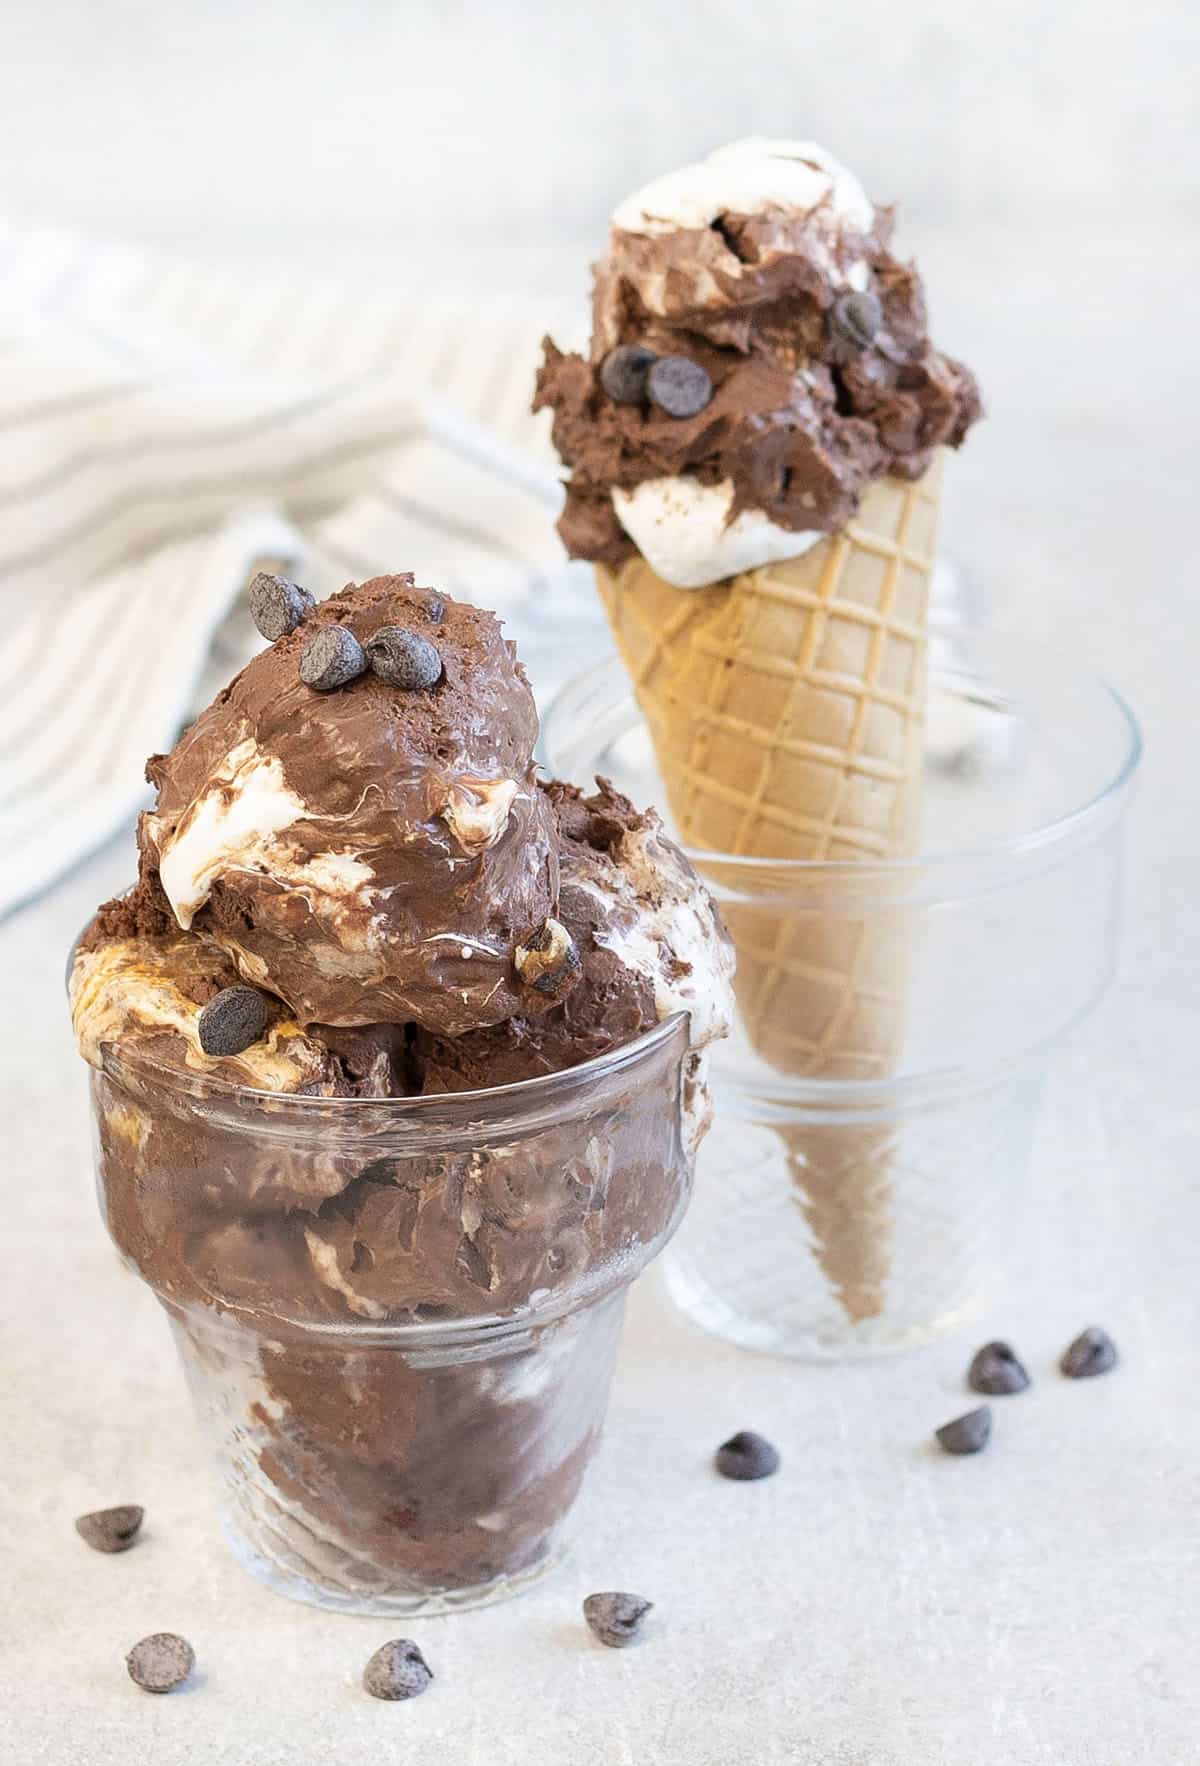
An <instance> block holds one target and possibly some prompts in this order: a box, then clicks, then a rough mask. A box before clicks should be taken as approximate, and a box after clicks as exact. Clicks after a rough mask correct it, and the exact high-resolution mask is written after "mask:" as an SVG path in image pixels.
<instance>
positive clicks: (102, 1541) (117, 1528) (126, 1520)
mask: <svg viewBox="0 0 1200 1766" xmlns="http://www.w3.org/2000/svg"><path fill="white" fill-rule="evenodd" d="M145 1512H146V1511H145V1510H144V1509H140V1508H138V1506H137V1504H136V1503H132V1502H130V1503H125V1504H123V1505H122V1506H121V1507H120V1508H98V1509H95V1510H94V1511H93V1512H92V1513H91V1514H90V1515H80V1516H79V1518H78V1520H77V1521H76V1522H75V1531H76V1532H77V1533H78V1535H79V1537H80V1538H81V1539H83V1540H85V1541H86V1542H87V1544H88V1545H90V1546H91V1548H92V1550H93V1551H110V1552H111V1551H128V1550H129V1547H130V1546H131V1545H132V1544H133V1542H134V1540H135V1539H136V1538H137V1534H138V1528H139V1527H140V1526H141V1524H142V1517H143V1515H144V1514H145Z"/></svg>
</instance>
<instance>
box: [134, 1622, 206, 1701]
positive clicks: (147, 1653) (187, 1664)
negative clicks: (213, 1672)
mask: <svg viewBox="0 0 1200 1766" xmlns="http://www.w3.org/2000/svg"><path fill="white" fill-rule="evenodd" d="M125 1666H126V1667H127V1668H128V1670H129V1678H130V1679H131V1680H132V1681H133V1683H134V1685H135V1686H140V1687H141V1689H142V1691H143V1692H174V1690H175V1688H176V1687H177V1686H182V1685H183V1683H184V1681H185V1680H186V1679H187V1677H188V1675H189V1674H190V1673H191V1672H192V1669H193V1668H194V1667H195V1666H196V1653H195V1651H194V1650H193V1648H192V1646H191V1644H190V1643H189V1642H188V1640H187V1638H186V1637H180V1636H178V1635H177V1633H176V1632H174V1631H155V1632H153V1633H152V1634H151V1635H150V1636H149V1637H143V1638H142V1640H141V1642H140V1643H135V1644H134V1646H133V1648H132V1649H131V1650H130V1652H129V1654H128V1655H127V1656H126V1657H125Z"/></svg>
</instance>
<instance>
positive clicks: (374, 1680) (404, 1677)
mask: <svg viewBox="0 0 1200 1766" xmlns="http://www.w3.org/2000/svg"><path fill="white" fill-rule="evenodd" d="M432 1679H433V1669H432V1668H431V1667H430V1666H429V1663H428V1662H427V1661H426V1660H425V1658H424V1656H423V1655H422V1654H421V1652H420V1650H419V1649H418V1648H417V1646H416V1644H415V1643H411V1642H410V1641H409V1639H408V1638H407V1637H396V1638H393V1640H392V1642H391V1643H385V1644H383V1645H381V1646H380V1648H379V1649H377V1650H376V1651H375V1654H374V1655H373V1656H372V1657H371V1660H370V1661H369V1662H368V1663H367V1665H366V1667H365V1668H364V1669H363V1685H364V1686H365V1687H366V1689H367V1691H368V1692H369V1693H370V1695H371V1697H372V1698H373V1699H415V1698H416V1697H417V1695H418V1694H419V1693H422V1692H424V1691H425V1688H426V1687H427V1686H428V1685H429V1683H430V1681H431V1680H432Z"/></svg>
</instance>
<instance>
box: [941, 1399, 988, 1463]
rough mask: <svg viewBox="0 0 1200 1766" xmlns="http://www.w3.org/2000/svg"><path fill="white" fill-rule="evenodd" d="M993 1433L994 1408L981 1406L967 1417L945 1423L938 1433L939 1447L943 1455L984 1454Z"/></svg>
mask: <svg viewBox="0 0 1200 1766" xmlns="http://www.w3.org/2000/svg"><path fill="white" fill-rule="evenodd" d="M991 1433H992V1408H991V1405H990V1404H981V1405H980V1407H979V1409H978V1410H969V1411H968V1412H967V1414H966V1415H965V1416H956V1417H955V1419H954V1421H953V1422H952V1423H943V1424H942V1426H941V1428H940V1429H938V1430H937V1431H936V1434H937V1442H938V1446H939V1447H940V1448H941V1449H942V1451H943V1453H982V1451H983V1449H984V1448H985V1447H986V1446H987V1444H988V1441H989V1440H990V1438H991Z"/></svg>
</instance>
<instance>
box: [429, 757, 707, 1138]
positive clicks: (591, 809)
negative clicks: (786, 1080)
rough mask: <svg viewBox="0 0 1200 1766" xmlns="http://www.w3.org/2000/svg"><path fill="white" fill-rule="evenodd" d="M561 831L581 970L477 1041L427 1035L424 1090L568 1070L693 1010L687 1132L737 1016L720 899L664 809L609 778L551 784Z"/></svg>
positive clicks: (562, 909) (695, 1129)
mask: <svg viewBox="0 0 1200 1766" xmlns="http://www.w3.org/2000/svg"><path fill="white" fill-rule="evenodd" d="M542 790H543V793H544V795H545V799H546V801H547V803H548V804H549V805H550V806H551V808H552V811H553V815H554V820H555V825H556V827H557V830H558V837H559V865H560V872H561V890H560V895H559V907H558V915H559V923H560V924H561V925H562V927H563V928H564V929H565V931H566V932H567V934H568V935H569V937H570V939H571V942H572V944H573V946H574V948H575V950H576V951H577V953H578V960H579V965H580V975H579V979H578V981H577V983H576V985H575V986H574V987H573V988H572V989H571V990H570V992H569V993H568V994H567V996H566V998H565V1000H563V1001H562V1003H561V1004H558V1005H555V1006H554V1007H553V1008H552V1009H551V1010H550V1011H547V1012H544V1013H541V1014H539V1015H538V1016H536V1017H530V1016H517V1017H514V1018H510V1019H508V1020H507V1021H506V1022H505V1023H503V1024H497V1025H494V1026H491V1027H490V1028H488V1029H482V1030H477V1031H474V1032H472V1033H470V1034H468V1035H466V1036H460V1037H446V1036H434V1035H428V1034H419V1035H418V1037H417V1044H416V1047H417V1054H418V1060H419V1062H420V1065H421V1068H422V1071H423V1080H424V1090H425V1091H426V1092H437V1091H466V1090H474V1089H476V1088H478V1087H482V1086H487V1085H501V1084H510V1083H512V1082H514V1081H517V1080H522V1079H531V1078H534V1077H535V1076H536V1075H537V1074H539V1073H557V1072H560V1071H562V1070H563V1069H564V1068H568V1067H573V1066H575V1065H577V1064H578V1063H579V1062H581V1061H587V1060H591V1059H592V1058H594V1057H595V1056H597V1055H603V1054H607V1053H608V1052H609V1050H610V1049H614V1048H618V1047H620V1045H621V1044H622V1043H625V1042H629V1041H631V1040H632V1039H633V1038H634V1037H635V1036H640V1035H641V1034H642V1032H643V1031H645V1030H649V1029H651V1028H652V1027H653V1026H654V1025H655V1024H657V1023H660V1022H662V1021H663V1020H664V1019H666V1018H670V1017H672V1016H673V1015H674V1014H675V1013H676V1012H687V1013H688V1014H689V1016H690V1032H689V1034H690V1042H691V1047H692V1051H693V1065H692V1075H691V1077H692V1079H693V1081H694V1088H693V1093H694V1095H693V1098H692V1099H689V1100H688V1105H689V1108H686V1109H685V1116H684V1121H685V1130H686V1131H687V1132H688V1135H689V1138H692V1136H693V1135H695V1137H696V1138H697V1139H698V1137H699V1130H700V1127H701V1125H702V1123H703V1121H704V1119H705V1115H706V1111H707V1095H706V1093H705V1090H704V1085H703V1068H702V1057H703V1051H704V1050H705V1049H706V1048H707V1046H708V1044H709V1043H710V1042H712V1041H713V1040H714V1039H715V1038H717V1037H719V1036H723V1035H724V1034H725V1031H726V1027H727V1025H728V1022H729V1018H730V1015H731V1012H732V999H731V991H730V990H731V983H732V975H733V962H734V957H733V947H732V944H731V943H730V941H729V937H728V935H727V933H726V932H725V929H724V927H723V925H722V924H721V920H720V917H719V916H718V914H717V911H716V908H715V907H714V905H713V903H712V900H711V898H710V897H709V896H708V894H707V893H706V891H705V890H703V889H702V888H701V887H700V886H699V884H698V880H697V878H696V875H695V872H694V871H693V870H692V867H691V865H690V864H689V863H688V861H687V859H686V858H685V857H684V855H683V853H682V852H680V850H679V848H678V847H677V846H675V845H674V844H673V842H671V841H670V840H668V839H667V837H666V835H665V834H664V832H663V828H662V823H661V822H660V821H659V819H658V817H657V816H656V815H655V814H654V813H653V811H647V812H644V813H643V812H640V811H638V810H637V809H635V808H634V806H633V804H632V803H631V802H630V801H629V799H628V798H627V797H624V796H623V795H622V794H621V793H620V792H619V791H616V790H614V789H613V787H612V786H611V785H610V784H609V783H608V781H607V780H605V779H600V780H598V781H597V789H596V791H595V793H594V794H593V795H591V796H585V795H584V793H583V792H582V791H581V790H580V789H579V788H578V787H577V786H575V785H569V784H564V783H563V782H562V781H560V780H553V781H551V782H550V783H549V784H547V785H544V786H543V787H542Z"/></svg>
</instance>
